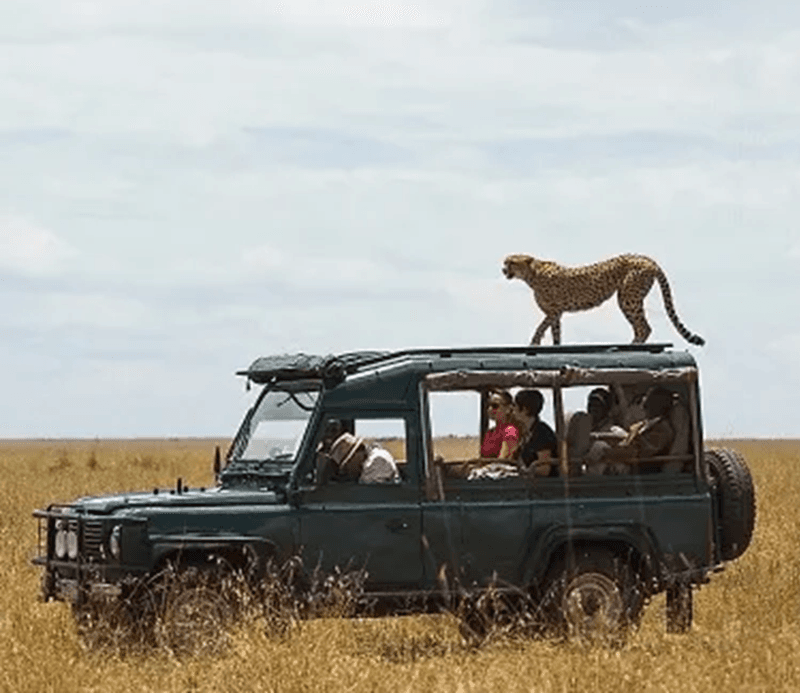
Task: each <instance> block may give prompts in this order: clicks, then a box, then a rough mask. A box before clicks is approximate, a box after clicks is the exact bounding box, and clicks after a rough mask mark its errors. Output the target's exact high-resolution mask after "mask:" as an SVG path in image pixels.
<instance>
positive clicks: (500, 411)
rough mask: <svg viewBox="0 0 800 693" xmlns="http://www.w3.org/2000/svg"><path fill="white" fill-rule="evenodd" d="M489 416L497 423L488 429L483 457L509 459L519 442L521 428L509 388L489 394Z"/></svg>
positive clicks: (482, 450) (484, 441) (484, 439)
mask: <svg viewBox="0 0 800 693" xmlns="http://www.w3.org/2000/svg"><path fill="white" fill-rule="evenodd" d="M488 406H489V418H490V419H493V420H494V422H495V425H494V427H493V428H490V429H489V430H488V431H486V435H485V436H484V438H483V443H482V444H481V457H495V458H497V459H500V460H508V459H511V457H512V456H513V455H514V453H515V452H516V450H517V445H518V444H519V428H518V427H517V425H516V422H515V421H514V418H513V416H514V400H513V399H512V397H511V394H510V393H509V392H508V391H507V390H492V392H491V394H490V395H489V405H488Z"/></svg>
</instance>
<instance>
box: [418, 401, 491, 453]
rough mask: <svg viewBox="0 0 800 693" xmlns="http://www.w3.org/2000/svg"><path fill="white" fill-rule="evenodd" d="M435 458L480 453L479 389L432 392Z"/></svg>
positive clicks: (431, 413)
mask: <svg viewBox="0 0 800 693" xmlns="http://www.w3.org/2000/svg"><path fill="white" fill-rule="evenodd" d="M428 407H429V410H430V423H431V438H432V441H431V442H432V453H433V458H434V459H436V458H437V457H441V458H442V459H443V460H444V461H446V462H450V461H454V460H469V459H474V458H476V457H478V455H479V454H480V422H481V394H480V393H479V392H477V391H475V390H458V391H455V392H431V393H429V395H428Z"/></svg>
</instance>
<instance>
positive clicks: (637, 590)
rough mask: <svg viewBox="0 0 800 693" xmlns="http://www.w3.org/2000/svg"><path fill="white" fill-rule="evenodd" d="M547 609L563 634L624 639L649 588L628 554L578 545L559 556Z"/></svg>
mask: <svg viewBox="0 0 800 693" xmlns="http://www.w3.org/2000/svg"><path fill="white" fill-rule="evenodd" d="M550 575H551V579H550V581H549V587H548V590H547V594H546V597H545V600H546V604H545V613H548V614H549V620H550V621H551V623H552V625H554V626H555V627H556V629H557V631H559V632H560V633H561V634H563V635H565V636H567V637H570V638H577V639H581V640H598V641H606V642H610V643H612V644H613V643H619V642H621V641H622V640H624V637H625V634H626V631H627V630H628V628H629V626H631V625H635V624H636V623H638V621H639V617H640V615H641V611H642V607H643V605H644V590H643V588H642V585H641V581H640V580H639V576H638V574H637V573H636V571H635V570H634V568H633V566H632V565H631V562H630V560H628V558H627V557H625V556H623V555H620V554H617V553H615V552H613V551H611V550H610V549H606V548H602V547H591V546H590V547H579V548H576V549H575V550H574V551H572V552H569V551H568V552H567V555H565V556H564V557H562V558H561V559H560V560H559V561H557V562H556V564H555V565H554V567H553V569H552V570H551V573H550Z"/></svg>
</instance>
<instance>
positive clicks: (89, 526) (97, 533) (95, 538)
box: [83, 520, 106, 561]
mask: <svg viewBox="0 0 800 693" xmlns="http://www.w3.org/2000/svg"><path fill="white" fill-rule="evenodd" d="M105 557H106V556H105V551H104V550H103V522H102V520H84V522H83V559H84V560H85V561H103V560H105Z"/></svg>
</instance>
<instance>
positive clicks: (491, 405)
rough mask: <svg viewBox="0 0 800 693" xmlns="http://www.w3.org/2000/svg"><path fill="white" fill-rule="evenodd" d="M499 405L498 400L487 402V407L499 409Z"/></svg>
mask: <svg viewBox="0 0 800 693" xmlns="http://www.w3.org/2000/svg"><path fill="white" fill-rule="evenodd" d="M501 406H503V405H502V404H500V403H499V402H489V409H499V408H500V407H501Z"/></svg>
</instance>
